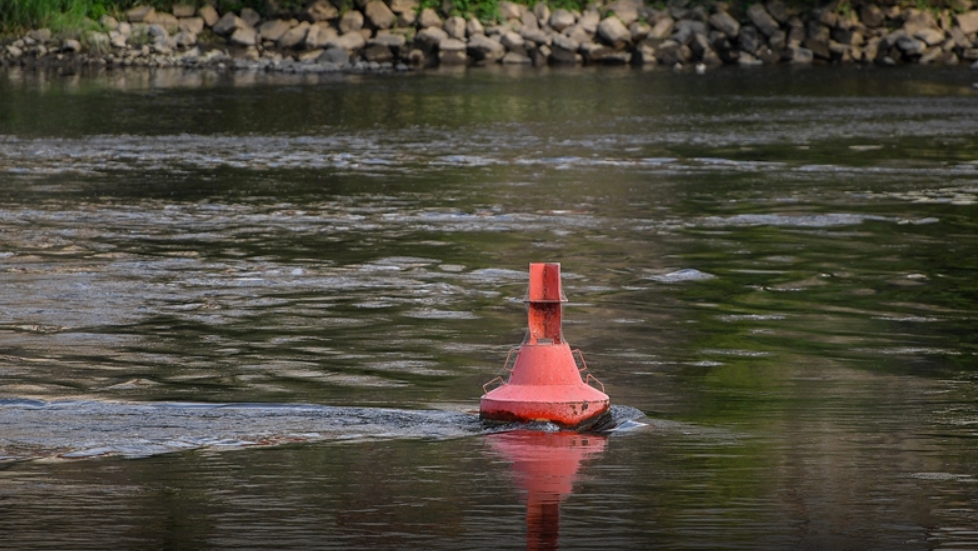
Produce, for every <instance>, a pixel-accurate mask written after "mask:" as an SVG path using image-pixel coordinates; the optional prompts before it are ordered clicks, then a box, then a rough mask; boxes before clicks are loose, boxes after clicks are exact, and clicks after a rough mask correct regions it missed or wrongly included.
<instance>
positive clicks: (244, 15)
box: [240, 8, 261, 27]
mask: <svg viewBox="0 0 978 551" xmlns="http://www.w3.org/2000/svg"><path fill="white" fill-rule="evenodd" d="M240 17H241V20H242V21H244V22H245V23H246V24H247V25H248V26H249V27H254V26H256V25H258V23H259V22H261V15H258V12H256V11H255V10H254V9H252V8H241V15H240Z"/></svg>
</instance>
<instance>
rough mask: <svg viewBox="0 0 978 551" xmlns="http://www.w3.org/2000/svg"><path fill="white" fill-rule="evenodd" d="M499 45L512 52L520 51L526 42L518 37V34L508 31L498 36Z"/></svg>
mask: <svg viewBox="0 0 978 551" xmlns="http://www.w3.org/2000/svg"><path fill="white" fill-rule="evenodd" d="M499 43H500V44H502V45H503V46H504V47H505V48H506V49H507V50H510V51H513V50H517V49H522V48H523V45H524V44H526V40H525V39H524V38H523V37H522V36H520V34H519V33H517V32H513V31H509V32H505V33H503V34H502V35H500V37H499Z"/></svg>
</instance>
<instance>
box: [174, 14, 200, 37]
mask: <svg viewBox="0 0 978 551" xmlns="http://www.w3.org/2000/svg"><path fill="white" fill-rule="evenodd" d="M177 31H182V32H188V33H193V34H200V33H202V32H203V31H204V18H203V17H184V18H182V19H180V22H179V24H177Z"/></svg>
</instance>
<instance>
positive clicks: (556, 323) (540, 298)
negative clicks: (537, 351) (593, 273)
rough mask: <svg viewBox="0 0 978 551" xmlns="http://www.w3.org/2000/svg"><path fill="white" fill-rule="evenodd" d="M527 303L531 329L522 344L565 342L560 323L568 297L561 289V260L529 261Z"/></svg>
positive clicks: (528, 320)
mask: <svg viewBox="0 0 978 551" xmlns="http://www.w3.org/2000/svg"><path fill="white" fill-rule="evenodd" d="M525 302H526V303H527V322H528V324H529V331H528V332H527V335H526V340H525V341H524V343H523V344H560V343H562V342H564V336H563V333H562V329H561V324H562V317H563V310H564V303H565V302H567V297H565V296H564V292H563V290H562V289H561V283H560V263H558V262H534V263H531V264H530V287H529V289H527V292H526V299H525Z"/></svg>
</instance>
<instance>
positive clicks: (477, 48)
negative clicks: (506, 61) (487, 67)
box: [467, 34, 506, 62]
mask: <svg viewBox="0 0 978 551" xmlns="http://www.w3.org/2000/svg"><path fill="white" fill-rule="evenodd" d="M467 50H468V52H469V55H470V56H472V58H473V59H475V60H476V61H483V62H495V61H496V60H498V59H500V58H502V57H503V56H504V55H506V48H505V47H503V45H502V44H500V43H499V42H496V41H495V40H493V39H491V38H489V37H488V36H486V35H484V34H475V35H472V36H470V37H469V43H468V44H467Z"/></svg>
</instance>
